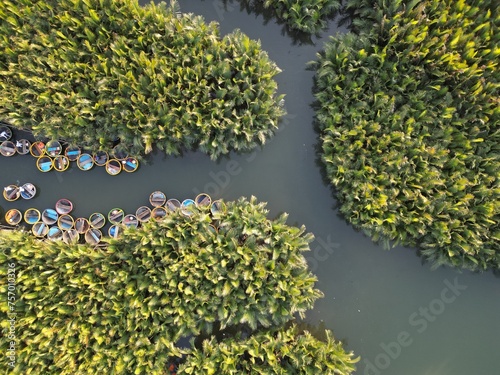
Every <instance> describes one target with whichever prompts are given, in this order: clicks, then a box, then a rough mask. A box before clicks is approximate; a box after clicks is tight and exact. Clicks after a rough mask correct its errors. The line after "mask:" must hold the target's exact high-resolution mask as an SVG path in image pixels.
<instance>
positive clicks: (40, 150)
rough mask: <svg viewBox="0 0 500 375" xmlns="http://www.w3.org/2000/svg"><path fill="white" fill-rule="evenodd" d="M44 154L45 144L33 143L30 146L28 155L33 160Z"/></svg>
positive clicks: (40, 142)
mask: <svg viewBox="0 0 500 375" xmlns="http://www.w3.org/2000/svg"><path fill="white" fill-rule="evenodd" d="M44 153H45V143H43V142H42V141H36V142H33V143H32V144H31V146H30V154H31V155H33V156H34V157H35V158H39V157H40V156H42V155H43V154H44Z"/></svg>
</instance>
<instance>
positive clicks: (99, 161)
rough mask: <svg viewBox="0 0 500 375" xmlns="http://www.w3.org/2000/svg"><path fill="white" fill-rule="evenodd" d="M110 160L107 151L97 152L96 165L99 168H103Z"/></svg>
mask: <svg viewBox="0 0 500 375" xmlns="http://www.w3.org/2000/svg"><path fill="white" fill-rule="evenodd" d="M108 159H109V157H108V153H107V152H106V151H97V152H96V153H95V154H94V163H95V165H97V166H98V167H102V166H104V165H106V163H107V162H108Z"/></svg>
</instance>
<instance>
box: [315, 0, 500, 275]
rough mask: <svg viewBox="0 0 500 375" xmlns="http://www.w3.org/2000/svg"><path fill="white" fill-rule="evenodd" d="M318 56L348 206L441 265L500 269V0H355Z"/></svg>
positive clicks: (376, 232)
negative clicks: (349, 29)
mask: <svg viewBox="0 0 500 375" xmlns="http://www.w3.org/2000/svg"><path fill="white" fill-rule="evenodd" d="M347 9H350V10H351V12H352V13H353V14H354V17H355V18H354V26H355V30H356V32H357V33H356V34H353V33H350V34H347V35H345V36H340V37H337V38H331V40H330V41H329V42H328V43H327V44H326V45H325V50H324V52H323V53H321V54H320V55H319V56H318V61H317V62H315V63H314V66H315V68H316V69H317V74H316V85H317V87H316V88H317V93H316V98H317V100H318V107H319V108H318V111H317V120H318V124H319V129H320V132H321V139H322V160H323V162H324V165H325V166H326V173H327V176H328V179H329V180H330V181H331V182H332V184H333V185H334V186H335V190H336V194H337V196H338V198H339V200H340V202H341V204H342V206H341V212H342V213H343V214H344V215H345V217H346V218H347V219H348V220H349V221H350V222H351V223H353V224H354V225H355V226H356V227H358V228H361V229H362V230H363V231H365V232H366V233H367V234H368V235H370V236H371V237H372V238H373V239H374V240H381V241H383V242H384V243H386V244H388V243H389V241H395V243H399V242H400V243H403V244H405V245H410V246H419V247H420V249H421V252H422V253H423V254H424V255H425V256H426V257H427V258H429V259H430V260H432V261H433V262H434V264H435V265H440V264H450V265H453V266H457V267H467V268H472V269H486V268H490V267H491V268H494V269H499V268H500V227H499V225H500V224H499V223H500V185H499V175H500V127H499V120H500V105H499V104H500V99H499V89H500V69H499V66H498V63H499V61H500V48H499V45H500V32H499V25H500V16H499V7H498V4H497V2H495V1H493V0H481V1H478V0H467V1H465V0H459V1H456V0H424V1H395V2H386V1H382V0H380V1H376V2H375V4H373V2H372V1H368V0H353V1H348V3H347Z"/></svg>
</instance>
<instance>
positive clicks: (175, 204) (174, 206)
mask: <svg viewBox="0 0 500 375" xmlns="http://www.w3.org/2000/svg"><path fill="white" fill-rule="evenodd" d="M165 208H166V209H167V211H168V212H175V211H177V210H179V209H180V208H181V202H179V200H178V199H175V198H173V199H169V200H168V201H167V203H165Z"/></svg>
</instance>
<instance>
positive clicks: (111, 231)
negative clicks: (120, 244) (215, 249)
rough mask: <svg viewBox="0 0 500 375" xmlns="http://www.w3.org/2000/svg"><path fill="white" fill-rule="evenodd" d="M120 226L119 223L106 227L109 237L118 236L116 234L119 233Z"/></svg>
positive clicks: (120, 230)
mask: <svg viewBox="0 0 500 375" xmlns="http://www.w3.org/2000/svg"><path fill="white" fill-rule="evenodd" d="M121 232H122V228H121V227H120V226H119V225H116V224H115V225H112V226H110V227H109V229H108V235H109V236H110V237H111V238H118V236H119V235H120V234H121Z"/></svg>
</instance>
